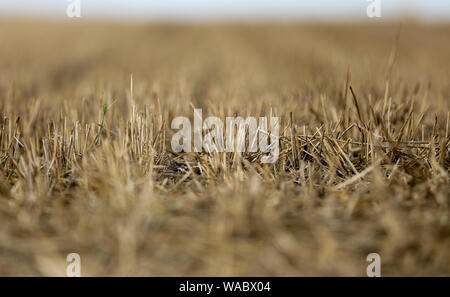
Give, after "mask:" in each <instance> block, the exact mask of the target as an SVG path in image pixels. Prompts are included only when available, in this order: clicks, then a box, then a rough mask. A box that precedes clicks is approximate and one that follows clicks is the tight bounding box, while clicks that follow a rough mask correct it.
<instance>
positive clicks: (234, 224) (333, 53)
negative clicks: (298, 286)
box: [0, 23, 450, 276]
mask: <svg viewBox="0 0 450 297" xmlns="http://www.w3.org/2000/svg"><path fill="white" fill-rule="evenodd" d="M8 26H9V28H12V29H9V30H6V29H4V28H7V27H8ZM1 28H2V29H0V38H1V39H2V40H6V41H7V42H6V43H5V46H4V47H2V49H1V50H0V66H1V69H2V70H0V96H1V98H2V100H1V102H0V110H1V116H2V119H1V123H0V225H1V227H0V275H64V274H65V271H66V270H65V268H66V264H67V263H66V262H65V260H66V258H65V257H66V255H67V254H68V253H72V252H76V253H79V254H80V256H81V262H82V268H81V272H82V275H189V276H192V275H211V276H222V275H224V276H230V275H237V276H248V275H265V276H285V275H289V276H296V275H365V271H366V266H367V262H366V256H367V254H369V253H372V252H376V253H378V254H379V255H380V256H381V262H382V275H449V267H450V252H449V248H448V247H449V246H450V221H449V219H450V218H449V207H450V199H449V176H448V173H449V162H450V159H449V140H450V138H449V112H448V110H449V108H448V107H449V96H450V85H449V80H448V78H449V73H448V65H445V64H444V63H443V61H450V59H449V58H450V57H449V53H450V51H449V49H450V41H449V40H450V39H449V38H442V37H441V36H448V35H449V34H450V30H449V28H448V26H444V25H442V26H440V25H423V24H414V23H411V24H406V25H405V26H404V27H403V29H402V33H401V34H400V35H398V34H396V33H395V32H396V30H395V29H396V28H397V26H396V25H394V24H384V25H373V24H372V25H369V24H359V25H358V26H349V25H339V26H333V27H331V26H325V25H286V26H281V25H270V26H269V25H259V26H231V25H230V26H171V25H165V26H162V25H161V26H159V25H152V26H144V25H140V26H137V25H133V26H131V25H128V26H125V25H120V26H119V25H106V24H105V25H102V24H60V25H59V27H58V28H57V29H55V28H56V26H55V24H50V23H39V24H28V23H4V24H3V26H1ZM69 33H70V34H69ZM43 34H46V40H45V41H44V40H42V39H41V38H40V36H42V35H43ZM100 36H101V37H100ZM398 36H399V37H398ZM369 37H371V38H369ZM396 40H397V41H396ZM30 44H33V45H34V46H33V47H30V46H29V45H30ZM55 48H59V49H60V50H59V51H55ZM130 73H133V78H132V79H131V81H130V76H129V75H130ZM244 99H245V101H244ZM192 106H195V107H201V108H203V111H204V113H205V114H208V115H214V116H218V117H220V118H223V119H224V118H225V117H227V116H235V115H239V116H242V117H246V116H255V117H257V116H270V115H274V116H278V117H280V118H281V129H280V137H279V144H280V156H279V158H278V160H277V161H276V162H275V163H274V164H261V163H260V162H259V158H260V157H261V156H260V154H258V153H243V154H235V153H216V154H208V153H182V154H175V153H173V152H172V150H171V148H170V139H171V136H172V135H173V133H174V132H175V131H173V130H171V129H170V121H171V119H173V118H174V117H176V116H190V115H192Z"/></svg>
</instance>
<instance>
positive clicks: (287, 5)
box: [0, 0, 450, 21]
mask: <svg viewBox="0 0 450 297" xmlns="http://www.w3.org/2000/svg"><path fill="white" fill-rule="evenodd" d="M80 1H81V12H82V18H84V19H87V20H89V19H97V18H113V19H123V20H143V21H144V20H150V21H151V20H199V21H201V20H230V19H231V20H254V19H262V20H267V19H268V20H291V19H298V20H307V19H322V20H333V19H346V18H360V19H362V18H366V7H367V5H368V4H369V2H368V0H309V1H308V0H80ZM68 4H69V2H68V0H0V17H2V16H9V17H15V16H25V17H28V16H33V17H38V18H39V17H56V18H58V17H60V18H64V17H66V15H65V9H66V7H67V5H68ZM381 8H382V17H385V18H392V17H396V16H399V15H405V14H407V15H414V16H418V17H421V18H424V19H428V20H449V21H450V0H381Z"/></svg>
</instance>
